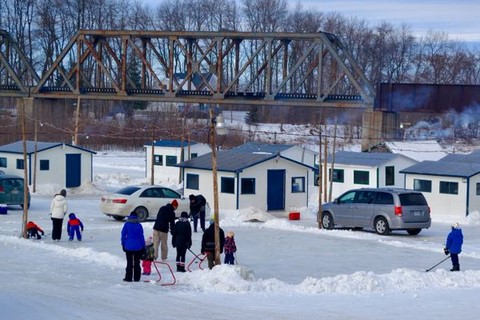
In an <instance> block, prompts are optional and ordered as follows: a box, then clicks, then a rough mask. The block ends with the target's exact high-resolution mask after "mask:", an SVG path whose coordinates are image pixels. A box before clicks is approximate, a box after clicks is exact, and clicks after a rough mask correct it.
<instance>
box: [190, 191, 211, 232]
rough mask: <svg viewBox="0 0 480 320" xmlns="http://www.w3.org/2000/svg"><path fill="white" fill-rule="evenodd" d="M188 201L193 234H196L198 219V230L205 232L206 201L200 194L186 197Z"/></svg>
mask: <svg viewBox="0 0 480 320" xmlns="http://www.w3.org/2000/svg"><path fill="white" fill-rule="evenodd" d="M188 199H189V200H190V216H191V217H192V218H193V232H197V224H198V219H200V228H202V231H204V232H205V206H206V205H207V200H206V199H205V197H204V196H202V195H201V194H199V195H194V194H191V195H189V196H188Z"/></svg>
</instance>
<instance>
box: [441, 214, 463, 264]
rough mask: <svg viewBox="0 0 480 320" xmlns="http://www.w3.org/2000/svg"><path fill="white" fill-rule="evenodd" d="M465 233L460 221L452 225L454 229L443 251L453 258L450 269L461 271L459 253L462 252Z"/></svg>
mask: <svg viewBox="0 0 480 320" xmlns="http://www.w3.org/2000/svg"><path fill="white" fill-rule="evenodd" d="M462 244H463V233H462V229H461V228H460V225H459V224H458V222H455V223H454V224H453V225H452V230H451V231H450V233H449V234H448V236H447V241H446V243H445V248H444V249H443V251H444V252H445V254H446V255H447V256H448V255H449V254H450V259H451V260H452V269H450V271H460V263H459V261H458V255H459V254H460V252H462Z"/></svg>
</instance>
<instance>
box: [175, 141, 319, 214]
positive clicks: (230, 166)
mask: <svg viewBox="0 0 480 320" xmlns="http://www.w3.org/2000/svg"><path fill="white" fill-rule="evenodd" d="M302 159H303V160H304V161H305V163H302V162H301V161H299V160H302ZM314 159H315V155H314V154H313V152H312V154H311V153H310V152H308V151H306V150H303V149H302V148H300V147H296V146H292V145H275V144H273V145H269V144H256V143H248V144H246V145H243V146H239V147H237V148H233V149H230V150H222V151H218V153H217V177H218V188H219V189H218V192H219V194H218V195H219V207H220V210H238V209H244V208H248V207H254V208H258V209H261V210H266V211H287V210H293V209H296V208H301V207H306V206H308V199H309V195H310V189H311V186H312V185H313V179H314V172H315V171H316V169H315V168H314V166H313V163H314V161H315V160H314ZM307 162H308V163H311V165H307V164H306V163H307ZM178 167H180V168H182V169H183V172H184V194H185V195H189V194H199V193H201V194H203V195H204V196H205V198H206V199H207V201H208V202H209V203H210V205H211V206H212V205H213V177H212V156H211V153H209V154H205V155H203V156H199V157H197V158H194V159H192V160H189V161H185V162H182V163H179V164H178Z"/></svg>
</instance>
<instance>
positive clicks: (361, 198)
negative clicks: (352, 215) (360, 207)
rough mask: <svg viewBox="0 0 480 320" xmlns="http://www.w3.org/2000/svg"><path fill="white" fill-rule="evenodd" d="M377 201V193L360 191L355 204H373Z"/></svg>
mask: <svg viewBox="0 0 480 320" xmlns="http://www.w3.org/2000/svg"><path fill="white" fill-rule="evenodd" d="M374 199H375V192H373V191H359V192H357V197H356V198H355V203H368V204H370V203H373V200H374Z"/></svg>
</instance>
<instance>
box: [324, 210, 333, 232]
mask: <svg viewBox="0 0 480 320" xmlns="http://www.w3.org/2000/svg"><path fill="white" fill-rule="evenodd" d="M322 227H323V228H324V229H327V230H331V229H333V218H332V215H331V214H330V213H328V212H324V213H323V216H322Z"/></svg>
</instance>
